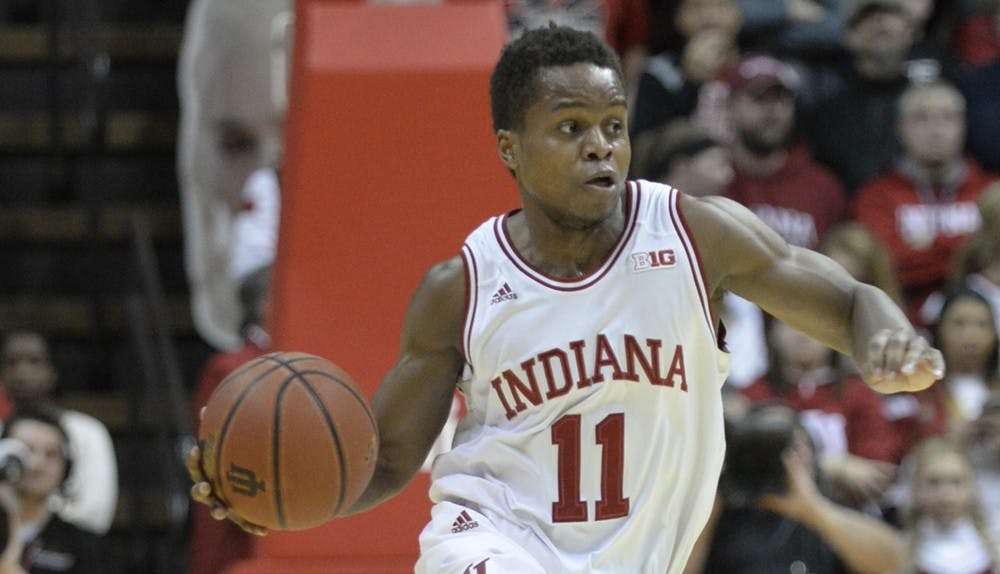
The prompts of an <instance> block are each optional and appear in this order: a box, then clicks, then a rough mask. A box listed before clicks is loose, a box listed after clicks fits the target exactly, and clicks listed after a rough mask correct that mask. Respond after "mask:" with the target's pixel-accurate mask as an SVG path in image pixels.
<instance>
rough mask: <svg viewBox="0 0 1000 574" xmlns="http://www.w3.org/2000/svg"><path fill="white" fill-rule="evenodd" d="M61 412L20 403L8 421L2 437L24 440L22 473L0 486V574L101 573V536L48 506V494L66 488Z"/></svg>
mask: <svg viewBox="0 0 1000 574" xmlns="http://www.w3.org/2000/svg"><path fill="white" fill-rule="evenodd" d="M59 418H60V416H59V415H58V414H56V413H50V412H47V411H45V410H33V409H24V410H21V409H19V410H18V411H17V412H16V413H15V414H14V416H13V417H12V418H10V419H9V420H8V421H7V424H6V426H5V427H4V430H3V435H2V437H3V438H4V439H8V438H9V439H15V440H18V441H20V442H22V443H24V444H25V445H27V447H28V450H29V451H30V454H29V455H28V457H27V464H26V465H25V470H24V475H23V477H22V478H21V480H20V481H18V482H17V483H16V484H14V485H11V486H8V485H3V486H0V489H7V488H10V489H11V490H12V491H13V492H4V493H3V495H2V499H3V501H4V502H3V503H2V505H0V506H2V507H3V512H4V513H5V514H6V518H7V520H6V521H5V528H4V533H5V535H6V537H7V538H6V546H5V548H4V550H3V554H2V556H0V574H56V573H59V572H61V573H70V574H101V573H104V572H105V571H106V568H105V567H104V564H105V557H104V556H103V555H102V553H101V545H102V544H101V538H100V537H98V536H97V535H95V534H94V533H92V532H88V531H86V530H83V529H81V528H79V527H77V526H75V525H73V524H71V523H69V522H65V521H63V519H61V518H60V517H59V516H58V515H57V514H54V513H53V512H52V510H51V509H52V506H53V504H52V502H53V499H54V498H55V497H56V496H58V495H59V493H61V492H63V491H64V490H65V489H66V485H67V483H68V481H70V480H73V479H72V478H71V475H72V472H71V467H72V466H73V464H74V462H76V461H79V460H80V459H77V458H75V457H74V456H73V454H71V448H70V438H69V436H68V435H67V432H66V430H64V429H63V427H62V426H61V425H60V424H59ZM81 454H84V455H85V456H88V455H89V453H86V452H84V453H81Z"/></svg>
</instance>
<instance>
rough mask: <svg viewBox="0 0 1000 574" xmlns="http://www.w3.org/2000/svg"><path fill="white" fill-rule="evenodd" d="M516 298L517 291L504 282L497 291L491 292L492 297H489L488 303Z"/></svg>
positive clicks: (492, 303)
mask: <svg viewBox="0 0 1000 574" xmlns="http://www.w3.org/2000/svg"><path fill="white" fill-rule="evenodd" d="M514 299H517V293H514V290H513V289H511V288H510V285H508V284H506V283H504V284H503V287H501V288H500V290H499V291H497V292H496V293H494V294H493V298H492V299H490V305H496V304H497V303H503V302H504V301H513V300H514Z"/></svg>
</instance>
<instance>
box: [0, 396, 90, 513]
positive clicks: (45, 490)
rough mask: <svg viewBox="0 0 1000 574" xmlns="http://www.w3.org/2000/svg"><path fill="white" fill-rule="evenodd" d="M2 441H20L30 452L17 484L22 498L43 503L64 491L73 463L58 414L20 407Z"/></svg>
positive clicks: (67, 437)
mask: <svg viewBox="0 0 1000 574" xmlns="http://www.w3.org/2000/svg"><path fill="white" fill-rule="evenodd" d="M0 438H5V439H6V438H13V439H17V440H19V441H21V442H23V443H24V444H26V445H27V446H28V448H29V449H30V450H31V456H30V458H29V460H28V461H27V465H26V468H25V469H24V475H23V476H22V478H21V480H20V481H19V482H18V483H17V490H18V494H19V495H20V496H22V497H25V498H31V499H35V500H44V499H46V498H48V497H49V496H50V495H52V494H55V493H56V492H58V491H60V490H62V489H64V487H65V486H66V481H67V479H68V478H69V473H70V470H71V468H72V462H73V461H72V456H71V454H70V440H69V435H68V434H67V433H66V429H65V428H63V426H62V424H61V423H60V422H59V417H58V415H57V414H56V413H55V412H53V411H51V410H47V409H41V408H18V410H17V411H16V412H15V413H14V415H13V416H12V417H11V418H10V419H8V420H7V422H6V423H5V424H4V429H3V433H2V434H0Z"/></svg>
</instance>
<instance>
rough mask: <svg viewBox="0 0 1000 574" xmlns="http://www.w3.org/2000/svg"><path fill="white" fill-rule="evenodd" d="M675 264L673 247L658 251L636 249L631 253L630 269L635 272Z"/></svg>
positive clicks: (663, 267) (664, 267) (675, 258)
mask: <svg viewBox="0 0 1000 574" xmlns="http://www.w3.org/2000/svg"><path fill="white" fill-rule="evenodd" d="M675 265H677V256H676V255H675V254H674V250H673V249H660V250H659V251H637V252H635V253H633V254H632V270H633V271H635V272H636V273H639V272H641V271H650V270H653V269H667V268H670V267H673V266H675Z"/></svg>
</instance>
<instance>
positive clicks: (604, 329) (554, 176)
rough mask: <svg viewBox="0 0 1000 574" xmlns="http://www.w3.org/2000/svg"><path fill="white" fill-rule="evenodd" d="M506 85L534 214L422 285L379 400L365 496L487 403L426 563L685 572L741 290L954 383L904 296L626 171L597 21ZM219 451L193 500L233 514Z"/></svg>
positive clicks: (704, 510) (523, 48) (538, 55)
mask: <svg viewBox="0 0 1000 574" xmlns="http://www.w3.org/2000/svg"><path fill="white" fill-rule="evenodd" d="M490 90H491V99H492V113H493V123H494V129H495V132H496V140H497V150H498V152H499V155H500V159H501V161H502V162H503V163H504V165H506V167H507V168H508V169H509V170H510V172H511V173H512V174H513V176H514V178H515V179H516V181H517V184H518V189H519V193H520V197H521V202H522V207H521V209H519V210H516V211H513V212H511V213H508V214H505V215H501V216H499V217H495V218H492V219H490V220H489V221H487V222H485V223H484V224H483V225H482V226H480V227H479V228H478V229H477V230H475V231H473V232H472V234H471V235H470V236H469V237H468V239H467V240H466V242H465V245H464V246H463V247H462V250H461V253H460V254H459V255H457V256H455V257H453V258H452V259H450V260H447V261H444V262H442V263H440V264H438V265H436V266H435V267H433V268H432V269H431V270H430V271H429V272H428V273H427V275H426V276H425V278H424V279H423V281H422V282H421V284H420V285H419V286H418V287H417V290H416V292H415V294H414V295H413V298H412V300H411V302H410V306H409V308H408V310H407V312H406V317H405V320H404V325H403V332H402V337H401V341H402V342H401V354H400V357H399V361H398V363H397V364H396V365H395V366H394V367H393V368H392V370H391V371H390V372H389V373H388V375H387V376H386V377H385V379H384V380H383V381H382V384H381V386H380V387H379V389H378V391H377V393H376V395H375V397H374V399H373V407H374V410H375V413H376V416H377V418H378V425H379V432H380V435H381V445H380V446H381V451H380V453H379V460H378V465H377V468H376V470H375V475H374V478H373V479H372V481H371V483H370V485H369V487H368V489H367V490H366V491H365V493H364V494H363V495H362V497H361V499H360V500H359V501H358V502H357V503H356V504H355V505H354V506H353V507H352V508H351V512H362V511H364V510H367V509H370V508H372V507H374V506H376V505H378V504H379V503H381V502H383V501H385V500H387V499H389V498H391V497H392V496H393V495H394V494H396V493H397V492H399V490H400V489H402V488H403V487H404V486H405V485H406V484H407V483H408V482H409V480H410V479H411V478H412V477H413V475H414V474H415V473H416V472H417V470H418V469H419V468H420V464H421V462H423V459H424V456H425V455H426V454H427V451H428V449H429V448H430V446H431V444H432V443H433V442H434V439H435V437H436V436H437V433H438V432H439V431H440V430H441V427H442V425H443V424H444V422H445V420H446V419H447V416H448V411H449V408H450V406H451V399H452V393H453V392H454V390H455V388H456V385H457V388H458V389H459V390H460V391H461V392H462V393H464V395H465V399H466V404H467V406H468V413H467V414H466V415H465V416H464V417H463V419H462V421H461V422H460V423H459V428H458V430H457V432H456V435H455V441H454V446H453V448H452V449H451V450H450V451H448V452H447V453H445V454H442V455H439V456H438V457H437V459H436V461H435V463H434V468H433V483H432V486H431V492H430V496H431V498H432V499H433V501H434V502H435V506H434V508H433V511H432V518H431V522H430V524H428V525H427V527H426V529H425V530H424V532H423V533H422V534H421V536H420V546H421V557H420V559H419V562H418V563H417V566H416V570H417V572H420V573H424V572H426V573H435V574H439V573H455V574H462V573H478V574H482V573H494V572H498V573H499V572H518V573H537V574H542V573H546V572H550V573H551V572H560V573H579V572H608V573H612V572H613V573H620V572H642V573H656V574H662V573H664V572H667V573H670V574H679V573H680V572H681V571H682V570H683V568H684V564H685V562H686V561H687V558H688V554H689V553H690V551H691V548H692V545H693V544H694V542H695V540H696V539H697V538H698V534H699V532H700V531H701V529H702V526H703V525H704V524H705V522H706V519H707V518H708V516H709V513H710V511H711V508H712V502H713V499H714V497H715V491H716V482H717V479H718V476H719V471H720V467H721V465H722V460H723V454H724V449H725V444H724V439H723V422H722V399H721V393H720V386H721V384H722V382H723V380H724V378H725V375H726V370H727V362H728V355H727V352H726V351H725V345H724V341H723V335H722V333H723V332H724V329H723V328H722V326H721V325H720V324H719V322H718V320H717V317H718V305H719V302H720V300H721V298H722V295H723V294H724V293H726V292H727V291H732V292H734V293H736V294H738V295H741V296H743V297H745V298H747V299H749V300H751V301H753V302H755V303H757V304H759V305H760V306H761V307H763V308H764V309H765V310H767V311H768V312H771V313H773V314H774V315H776V316H777V317H779V318H780V319H781V320H783V321H786V322H788V323H790V324H791V325H794V326H795V327H797V328H799V329H801V330H803V331H805V332H807V333H809V334H810V335H812V336H813V337H815V338H817V339H819V340H821V341H822V342H824V343H825V344H827V345H829V346H831V347H833V348H836V349H838V350H840V351H842V352H845V353H848V354H850V355H851V356H852V357H854V358H855V359H856V360H857V362H858V363H859V364H862V365H864V369H865V375H866V380H867V382H868V383H869V384H870V385H872V386H873V387H874V388H876V389H878V390H880V391H883V392H893V391H900V390H916V389H921V388H924V387H927V386H928V385H930V384H931V383H932V382H933V381H934V380H935V379H937V378H939V377H941V375H942V374H943V362H942V360H941V355H940V353H939V352H938V351H937V350H935V349H931V348H930V347H929V346H928V344H927V343H926V342H925V341H924V340H923V339H922V338H920V337H918V336H917V335H916V334H915V333H914V330H913V329H912V327H911V326H910V325H909V324H908V323H907V321H906V319H905V317H904V316H903V314H902V313H901V312H900V311H899V309H898V308H897V307H896V306H895V305H893V304H892V303H891V301H890V299H889V298H888V297H887V296H885V295H884V294H883V293H882V292H880V291H878V290H877V289H875V288H873V287H870V286H867V285H864V284H861V283H858V282H856V281H854V280H853V279H852V278H851V277H850V276H848V275H847V274H846V273H845V272H844V271H843V270H841V269H840V268H839V267H838V265H837V264H836V263H833V262H831V261H830V260H828V259H826V258H824V257H823V256H821V255H819V254H816V253H814V252H811V251H806V250H803V249H798V248H794V247H790V246H788V245H786V244H785V243H784V242H783V241H782V240H781V238H780V237H779V236H778V235H776V234H775V233H774V232H773V231H771V230H770V229H769V228H768V227H767V226H766V225H764V224H763V223H761V222H760V221H759V220H757V219H756V218H755V217H754V216H753V215H752V214H751V213H750V212H749V211H747V210H746V209H744V208H742V207H740V206H739V205H737V204H735V203H733V202H731V201H728V200H725V199H722V198H719V197H706V198H695V197H689V196H685V195H683V194H681V193H680V192H678V191H677V190H675V189H672V188H670V187H668V186H665V185H659V184H654V183H650V182H646V181H636V182H626V168H627V166H628V165H629V159H630V154H631V152H630V147H629V140H628V136H627V129H626V121H627V118H628V110H627V108H626V95H625V90H624V88H623V86H622V74H621V69H620V67H619V63H618V61H617V60H616V59H615V56H614V55H613V54H612V52H611V51H609V49H608V48H607V47H606V46H605V45H604V44H602V43H601V42H600V41H599V40H598V39H597V38H596V37H594V36H593V35H591V34H588V33H583V32H578V31H574V30H571V29H567V28H561V27H549V28H544V29H538V30H534V31H530V32H527V33H525V34H524V35H523V36H521V37H520V38H519V39H517V40H514V41H513V42H512V43H510V44H508V46H507V47H506V48H505V49H504V51H503V53H502V55H501V57H500V61H499V62H498V64H497V66H496V69H495V70H494V72H493V77H492V79H491V86H490ZM198 457H199V454H198V452H197V450H193V451H192V453H191V457H190V467H191V474H192V477H193V478H194V479H195V482H196V483H198V484H196V485H195V486H194V487H193V490H192V495H193V496H194V498H195V499H196V500H198V501H200V502H203V503H206V504H210V505H213V506H214V508H213V511H214V512H215V513H216V515H217V516H218V517H220V518H221V517H225V516H226V515H227V514H232V513H229V512H228V511H227V509H225V508H223V507H222V506H221V505H219V503H218V501H217V500H216V499H214V498H213V497H212V495H211V488H210V486H209V485H208V484H207V483H205V482H204V479H203V475H202V474H201V473H200V472H199V468H198V464H199V458H198ZM230 518H232V519H233V520H235V521H237V522H238V523H240V524H241V525H243V526H244V527H245V528H247V529H249V530H250V531H252V532H255V533H257V534H263V533H264V530H263V529H261V528H259V527H255V526H254V525H250V524H247V523H246V522H245V521H243V520H242V519H240V518H239V517H238V516H230Z"/></svg>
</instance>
